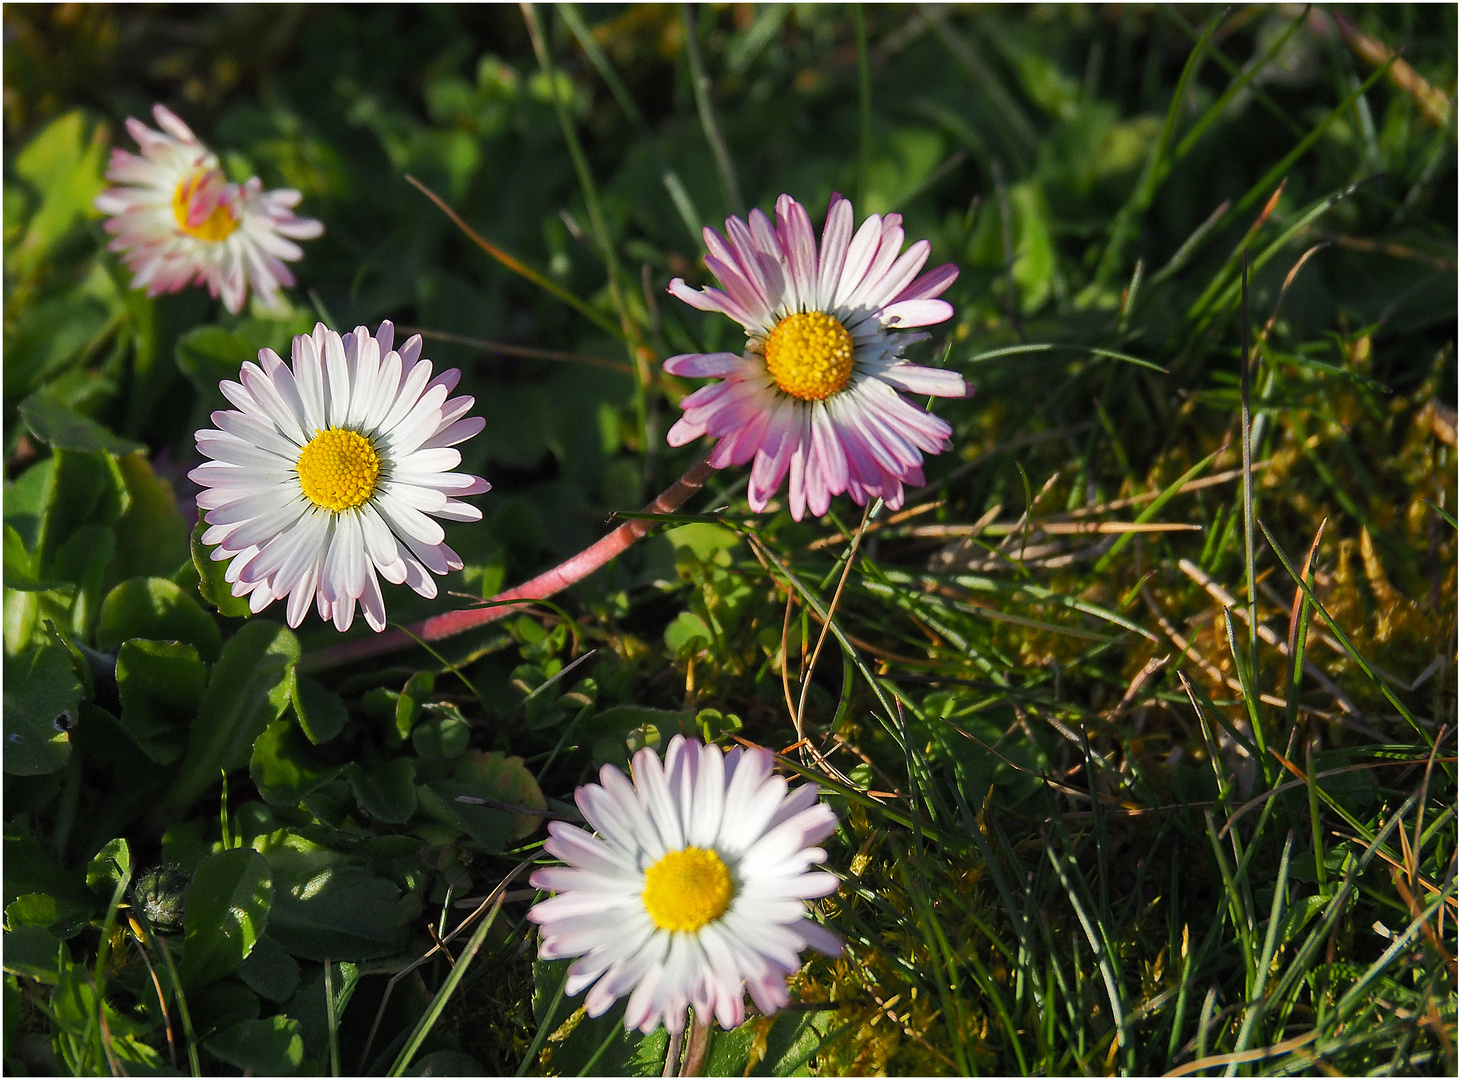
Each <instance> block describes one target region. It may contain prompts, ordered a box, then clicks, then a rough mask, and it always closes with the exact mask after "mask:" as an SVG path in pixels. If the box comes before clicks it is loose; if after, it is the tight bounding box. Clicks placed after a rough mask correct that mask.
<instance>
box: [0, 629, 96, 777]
mask: <svg viewBox="0 0 1461 1080" xmlns="http://www.w3.org/2000/svg"><path fill="white" fill-rule="evenodd" d="M8 666H9V668H10V670H8V671H7V672H6V673H5V690H4V696H5V757H4V760H5V771H6V772H7V773H9V774H11V775H12V776H37V775H39V774H41V773H48V772H55V771H56V770H57V769H59V768H61V767H62V766H64V765H65V764H66V762H67V760H68V759H69V758H70V757H71V737H70V736H69V735H68V734H67V729H69V728H70V727H71V726H72V725H73V724H74V723H75V722H76V716H77V707H78V706H79V705H80V704H81V680H80V679H78V678H77V677H76V672H75V671H74V670H73V669H72V667H71V654H70V653H68V652H67V651H66V650H65V649H64V648H62V647H61V646H60V645H53V644H46V645H42V646H41V647H40V648H38V649H36V650H35V651H34V652H32V653H30V654H28V655H27V656H23V657H20V658H18V659H16V660H13V661H11V663H10V664H9V665H8Z"/></svg>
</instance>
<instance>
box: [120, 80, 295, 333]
mask: <svg viewBox="0 0 1461 1080" xmlns="http://www.w3.org/2000/svg"><path fill="white" fill-rule="evenodd" d="M152 115H153V116H154V117H155V118H156V120H157V124H158V127H160V128H161V129H162V130H161V131H154V130H153V129H152V128H150V127H148V126H147V125H146V124H144V123H142V122H141V121H138V120H134V119H132V118H130V117H129V118H128V120H127V130H128V131H130V132H131V133H132V138H133V139H135V140H136V142H137V146H138V147H139V148H140V149H141V151H142V154H141V156H140V157H139V156H138V155H136V154H132V153H129V152H128V151H126V150H122V149H120V148H117V149H113V150H112V157H111V162H110V164H109V165H108V166H107V179H108V180H110V181H111V182H112V183H113V184H116V185H118V186H116V187H111V188H108V189H107V190H106V191H103V192H102V193H101V194H100V195H98V196H97V197H96V208H97V209H98V210H100V211H101V212H102V213H103V214H107V215H109V216H110V218H111V220H109V221H108V222H107V223H106V230H107V232H109V233H111V234H112V236H113V239H112V242H111V243H110V244H109V245H108V247H110V248H111V250H113V251H118V252H121V253H122V261H123V262H125V263H126V264H127V268H128V269H129V270H131V271H132V273H133V275H134V276H133V278H132V287H133V288H134V289H144V288H145V289H146V290H147V295H148V296H157V295H158V294H160V293H169V292H177V291H178V290H179V289H182V288H184V287H186V286H188V285H192V284H199V285H207V286H208V292H209V293H211V294H212V295H213V296H215V297H216V296H219V295H220V294H221V295H222V297H223V303H224V306H225V307H227V308H228V310H229V311H232V312H234V313H237V312H239V311H241V310H242V309H243V305H244V300H245V298H246V297H247V295H248V290H249V286H251V285H252V286H253V289H254V291H255V292H256V293H257V294H258V297H259V299H260V300H262V301H263V302H264V303H265V304H266V305H268V306H269V307H274V306H276V305H277V304H278V302H279V297H278V292H279V288H280V287H281V286H289V285H293V284H294V275H293V274H291V273H290V272H289V268H288V267H287V266H285V265H284V261H285V260H291V261H292V260H295V259H298V258H299V257H300V256H301V255H303V254H304V252H303V251H301V250H300V248H299V245H298V244H295V243H293V242H292V241H294V240H308V239H310V238H312V237H316V236H319V235H320V233H322V232H323V231H324V227H323V226H322V225H321V224H320V223H319V222H318V221H315V220H314V219H312V218H305V217H299V216H297V215H296V214H295V213H294V211H293V207H295V206H296V205H297V204H298V203H299V200H300V194H299V192H297V191H293V190H291V189H288V188H283V189H280V190H277V191H265V190H264V189H263V184H262V183H261V182H260V180H259V178H258V177H254V178H253V179H252V180H250V181H249V182H248V183H247V184H244V185H243V186H242V187H240V186H239V185H237V184H231V183H229V182H227V180H225V178H224V176H223V172H222V170H221V169H219V167H218V158H217V157H216V156H215V155H214V154H213V152H212V151H211V150H209V149H208V148H207V147H206V146H204V145H203V144H202V143H201V142H199V141H198V138H197V136H195V135H194V134H193V133H192V131H190V130H189V129H188V125H186V124H184V123H183V122H182V121H181V120H179V119H178V118H177V117H176V116H175V115H174V114H173V113H171V112H170V111H168V110H167V109H166V108H164V107H163V106H161V105H154V106H153V107H152Z"/></svg>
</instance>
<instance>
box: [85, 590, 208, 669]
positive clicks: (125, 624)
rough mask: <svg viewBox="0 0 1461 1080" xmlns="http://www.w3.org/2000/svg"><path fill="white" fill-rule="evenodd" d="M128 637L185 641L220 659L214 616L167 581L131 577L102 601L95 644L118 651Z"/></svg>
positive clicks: (199, 651)
mask: <svg viewBox="0 0 1461 1080" xmlns="http://www.w3.org/2000/svg"><path fill="white" fill-rule="evenodd" d="M128 638H149V639H151V640H153V641H182V642H186V643H188V644H189V645H191V646H193V648H194V649H196V650H197V652H198V656H200V657H201V658H202V659H204V660H206V661H207V662H208V663H210V664H211V663H212V662H213V661H214V660H217V659H218V650H219V649H220V648H221V647H222V645H223V635H222V634H221V633H220V632H219V630H218V624H217V623H216V622H214V620H213V617H212V616H211V615H209V614H208V613H207V612H206V611H204V610H203V609H202V608H201V607H200V606H199V605H198V603H197V602H196V601H195V600H193V599H192V597H190V596H188V594H187V593H185V592H183V590H182V589H180V588H178V587H177V586H176V585H174V584H173V583H172V582H171V581H168V580H167V579H166V578H156V577H153V578H132V579H131V580H130V581H124V582H122V583H121V584H120V585H118V586H117V587H116V588H115V589H113V590H112V591H111V592H109V593H107V597H106V599H105V600H103V601H102V605H101V621H100V622H99V623H98V624H97V628H96V644H97V647H98V648H101V649H108V650H110V649H115V648H117V646H119V645H121V644H122V642H124V641H126V640H127V639H128Z"/></svg>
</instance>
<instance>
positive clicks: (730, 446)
mask: <svg viewBox="0 0 1461 1080" xmlns="http://www.w3.org/2000/svg"><path fill="white" fill-rule="evenodd" d="M725 225H726V235H724V236H722V235H721V234H720V233H718V232H716V231H715V230H714V229H706V230H705V245H706V247H707V249H708V250H709V252H710V254H708V255H707V256H706V257H705V265H706V266H707V267H708V268H709V269H710V271H711V273H713V274H714V275H715V276H716V277H717V278H718V279H719V280H720V283H721V285H723V286H724V288H723V289H714V288H707V289H692V288H691V287H690V286H688V285H686V284H685V282H684V281H683V280H681V279H680V278H676V279H675V280H674V281H672V282H670V292H671V293H673V294H674V295H675V296H677V297H679V298H680V299H681V300H683V301H685V303H687V304H689V305H691V306H692V307H697V308H700V309H701V310H702V311H718V312H720V313H721V314H724V315H729V316H730V317H731V318H732V319H735V320H736V321H737V322H739V323H740V324H741V325H742V326H744V327H745V329H746V339H747V340H746V344H745V349H744V352H743V353H732V352H721V353H688V354H684V355H681V356H672V357H670V358H669V359H668V360H666V361H665V364H664V367H665V370H666V371H668V372H669V373H670V374H671V375H686V376H694V377H705V376H712V377H714V378H718V379H721V380H723V381H721V382H718V383H712V384H711V385H709V386H704V387H701V388H700V389H699V390H697V391H695V392H694V393H693V394H690V395H689V396H688V397H686V398H685V399H684V400H683V401H682V402H680V407H681V408H683V409H684V410H685V415H684V416H682V417H681V418H680V419H679V421H677V422H676V424H675V426H674V427H672V428H671V429H670V431H669V436H668V438H669V443H670V445H671V446H683V445H684V444H685V443H687V442H689V441H690V440H692V439H697V438H699V437H700V436H702V435H709V436H711V437H712V438H716V439H719V440H720V442H719V443H717V444H716V446H715V449H714V450H713V451H711V455H710V464H712V465H714V466H715V467H716V468H718V469H722V468H725V467H726V466H729V465H744V464H745V463H746V462H748V461H752V460H753V459H754V462H755V463H754V464H753V465H752V466H751V479H750V485H749V492H748V494H749V496H750V503H751V509H753V510H755V511H757V512H758V513H759V512H760V511H761V510H763V509H765V507H766V503H767V502H768V501H769V500H770V498H771V496H772V495H773V494H775V492H776V489H777V488H778V487H780V486H781V481H782V480H783V479H785V478H786V477H787V475H788V473H789V474H790V480H789V481H788V485H787V486H788V493H789V496H790V504H791V515H792V517H794V518H796V519H797V520H798V521H800V520H801V518H802V515H803V514H804V513H805V512H806V510H807V509H808V508H810V509H811V511H812V513H813V515H815V516H818V517H820V516H821V515H822V514H825V513H826V512H827V508H828V506H830V505H831V501H832V496H834V495H838V494H840V493H842V492H844V491H845V492H846V493H847V494H849V495H851V496H852V499H853V501H854V502H856V503H857V504H858V505H859V506H862V505H865V504H866V503H867V501H868V500H869V499H871V498H881V499H882V500H883V501H884V502H885V503H887V504H888V505H889V506H890V507H892V508H894V509H896V508H897V507H899V506H902V505H903V485H904V484H909V485H913V486H919V485H921V484H923V483H924V478H923V455H924V454H936V453H939V452H940V451H943V450H947V449H948V447H949V437H950V435H951V433H952V429H950V427H949V425H948V424H947V423H945V422H944V421H943V420H940V419H939V418H938V417H936V416H933V415H931V414H930V413H928V412H926V411H925V410H924V409H922V408H920V407H918V406H917V405H914V404H913V403H911V402H909V401H908V400H906V399H905V398H903V397H901V396H900V395H899V391H903V392H904V393H908V394H917V395H920V396H922V395H932V396H934V397H963V396H965V395H966V394H967V393H968V388H967V387H966V386H965V384H964V380H963V379H962V378H961V377H960V376H959V375H958V374H957V373H955V372H952V371H943V370H940V369H938V368H930V367H920V366H919V365H917V364H910V363H909V362H908V361H906V360H904V359H902V358H901V353H902V351H903V348H904V346H906V345H908V344H909V343H911V342H914V341H922V340H925V339H926V338H927V337H928V336H929V335H927V334H902V333H897V332H896V331H900V330H903V329H905V328H907V327H911V326H930V325H932V324H934V323H940V322H943V321H944V320H945V319H947V318H949V316H951V315H952V314H953V312H954V309H953V308H952V307H951V306H950V305H949V304H948V302H947V301H944V300H938V299H935V297H937V296H938V294H939V293H941V292H943V291H944V290H945V289H947V288H948V287H949V285H951V284H952V283H953V281H954V279H955V278H956V277H958V276H959V272H958V270H957V269H955V268H954V266H953V265H952V264H947V263H946V264H945V265H943V266H939V267H935V268H934V269H932V270H930V271H928V272H927V273H925V274H923V275H921V276H920V275H919V273H918V272H919V270H921V269H922V268H923V264H924V263H925V262H926V261H927V260H928V254H929V243H928V241H927V240H919V241H918V242H917V243H915V244H913V245H912V246H911V247H909V248H908V250H907V251H903V250H902V248H903V216H902V215H901V214H887V215H884V216H881V217H880V216H879V215H877V214H874V215H872V216H871V217H869V218H868V219H867V220H866V221H864V222H863V223H862V226H861V228H859V229H858V230H857V232H856V234H854V233H853V230H852V225H853V214H852V204H851V203H850V202H848V201H847V200H846V199H844V198H842V196H840V195H833V196H832V205H831V207H830V208H829V209H828V211H827V223H826V225H825V226H824V227H823V229H822V242H821V247H820V250H819V249H818V245H817V238H816V235H815V234H814V233H813V232H812V222H811V219H810V217H808V215H807V212H806V209H805V208H804V207H803V206H802V205H801V204H800V203H798V202H797V201H796V200H795V199H793V198H792V197H791V196H790V195H783V196H781V198H779V199H777V200H776V223H775V224H774V225H773V224H772V222H771V220H770V219H769V218H767V217H766V215H765V214H763V213H761V211H759V210H755V211H752V213H751V216H750V222H749V224H748V223H747V222H745V221H742V220H741V219H740V218H736V217H733V218H730V219H728V220H727V221H726V223H725Z"/></svg>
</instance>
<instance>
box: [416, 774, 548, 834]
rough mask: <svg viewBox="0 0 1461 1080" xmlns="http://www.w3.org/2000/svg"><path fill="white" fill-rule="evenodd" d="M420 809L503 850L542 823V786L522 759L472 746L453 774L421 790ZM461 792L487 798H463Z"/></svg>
mask: <svg viewBox="0 0 1461 1080" xmlns="http://www.w3.org/2000/svg"><path fill="white" fill-rule="evenodd" d="M419 792H420V796H421V808H422V809H423V810H424V811H426V813H427V814H429V815H430V816H432V817H434V818H435V819H436V820H438V821H441V822H443V823H445V824H448V825H452V826H454V827H456V828H457V829H460V830H461V831H463V832H465V833H466V834H467V835H468V836H470V837H471V838H472V839H473V840H475V841H477V843H479V844H481V845H482V846H483V847H485V848H487V849H488V850H489V851H501V850H502V849H503V848H505V847H506V846H507V845H508V844H509V843H511V842H512V841H513V840H521V839H522V838H523V837H525V836H528V835H530V834H531V833H532V832H533V831H534V830H535V829H537V828H538V826H539V825H541V824H542V822H543V818H542V815H541V814H536V813H531V812H518V813H514V812H513V810H512V808H513V807H523V808H524V810H525V811H534V810H539V811H541V810H546V809H547V806H548V803H547V800H545V799H544V798H543V792H542V789H541V788H539V787H538V782H537V780H536V779H534V777H533V774H532V773H530V772H529V771H528V770H527V768H526V767H525V766H524V765H523V762H522V758H518V757H509V756H508V755H506V754H504V753H502V752H501V751H492V752H485V751H473V752H468V753H466V754H463V755H462V756H461V757H459V758H457V759H456V760H455V761H454V762H453V763H452V772H451V775H450V776H449V777H447V778H445V779H442V780H437V781H435V782H433V783H432V784H430V785H429V786H423V787H421V788H420V789H419ZM458 796H465V797H466V798H467V799H469V800H471V799H476V800H483V801H484V802H485V803H486V804H488V805H484V804H483V802H476V803H474V802H459V801H458Z"/></svg>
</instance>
